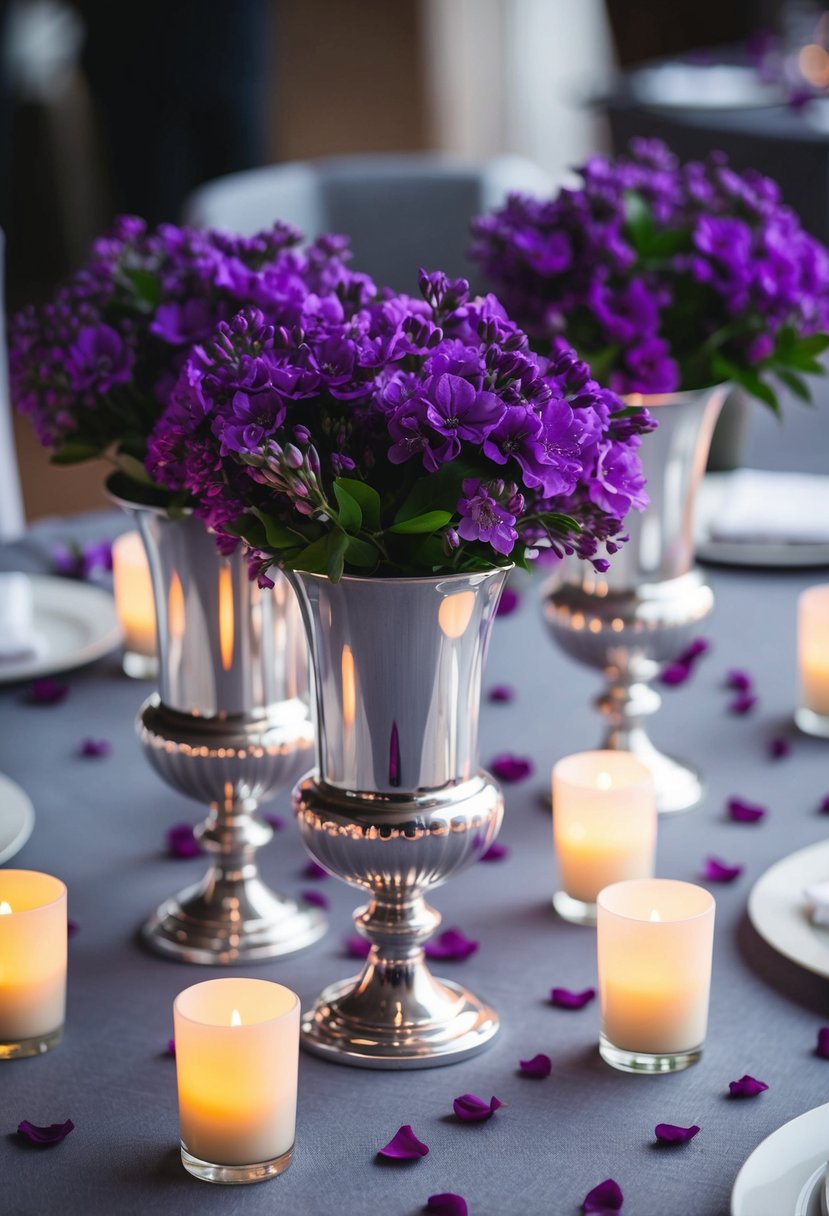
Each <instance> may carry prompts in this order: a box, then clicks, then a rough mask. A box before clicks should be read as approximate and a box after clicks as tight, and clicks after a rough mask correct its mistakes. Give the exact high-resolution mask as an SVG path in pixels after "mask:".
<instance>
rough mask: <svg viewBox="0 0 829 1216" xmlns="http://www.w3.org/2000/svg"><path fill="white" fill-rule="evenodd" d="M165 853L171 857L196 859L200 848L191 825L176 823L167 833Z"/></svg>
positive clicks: (200, 850)
mask: <svg viewBox="0 0 829 1216" xmlns="http://www.w3.org/2000/svg"><path fill="white" fill-rule="evenodd" d="M167 852H168V853H169V854H170V856H171V857H181V858H187V857H198V856H199V855H200V854H201V852H202V847H201V845H200V844H199V842H198V840H197V839H196V833H195V832H194V830H193V825H192V824H191V823H176V824H174V826H173V827H171V828H170V829H169V830H168V832H167Z"/></svg>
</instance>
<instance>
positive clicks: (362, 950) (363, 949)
mask: <svg viewBox="0 0 829 1216" xmlns="http://www.w3.org/2000/svg"><path fill="white" fill-rule="evenodd" d="M343 948H344V949H345V952H346V954H347V955H348V956H349V957H350V958H368V956H369V954H370V953H371V942H368V941H366V939H365V938H364V937H360V936H359V934H357V933H352V934H351V936H350V937H345V938H343Z"/></svg>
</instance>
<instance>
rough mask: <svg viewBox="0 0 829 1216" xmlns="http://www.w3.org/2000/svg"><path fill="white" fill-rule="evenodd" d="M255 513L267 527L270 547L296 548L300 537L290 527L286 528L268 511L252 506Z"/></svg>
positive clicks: (266, 535)
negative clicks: (267, 512)
mask: <svg viewBox="0 0 829 1216" xmlns="http://www.w3.org/2000/svg"><path fill="white" fill-rule="evenodd" d="M252 511H253V514H254V515H255V516H256V518H257V519H258V520H259V521H260V522H261V524H262V526H263V527H264V529H265V539H266V542H267V547H268V548H269V549H295V548H296V546H297V544H298V542H299V538H298V537H297V535H296V533H295V532H292V531H291V530H290V528H286V527H285V525H284V524H282V523H280V522H279V521H278V520H276V519H273V518H272V517H271V516H270V515H268V514H266V512H264V511H261V510H260V509H259V507H253V508H252Z"/></svg>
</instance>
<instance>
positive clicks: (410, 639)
mask: <svg viewBox="0 0 829 1216" xmlns="http://www.w3.org/2000/svg"><path fill="white" fill-rule="evenodd" d="M290 577H292V578H293V580H294V583H295V586H296V588H297V593H298V596H299V599H300V604H301V606H302V611H303V615H304V617H305V622H306V628H307V630H308V636H309V642H310V646H311V653H312V657H313V667H314V674H315V684H316V707H317V769H316V771H315V772H313V773H312V774H310V775H309V776H308V777H306V778H305V780H303V781H301V782H300V783H299V785H298V786H297V787H296V789H295V790H294V809H295V812H296V816H297V821H298V823H299V828H300V832H301V833H302V837H303V839H304V841H305V844H306V845H307V847H308V849H309V851H310V852H311V853H312V855H313V856H314V857H315V858H316V859H317V861H319V862H320V864H321V865H323V866H324V867H325V868H326V869H327V870H329V871H330V872H331V873H332V874H335V875H336V876H337V877H338V878H342V879H344V880H345V881H346V882H348V883H350V884H351V885H352V886H355V887H359V888H360V889H361V890H363V891H364V892H366V893H367V894H368V896H369V901H368V904H367V905H366V906H365V907H363V908H360V909H358V910H357V912H355V914H354V920H355V924H356V926H357V930H358V932H359V933H360V934H361V935H362V936H363V937H365V938H366V939H367V940H368V941H369V942H370V943H371V952H370V954H369V956H368V960H367V962H366V965H365V967H364V968H363V971H362V973H361V974H360V975H359V976H357V977H355V978H352V979H348V980H345V981H343V982H341V983H338V984H334V985H333V986H332V987H330V988H327V989H326V990H325V991H324V992H323V993H322V995H321V997H320V998H319V1000H318V1002H317V1005H316V1007H315V1008H314V1009H313V1011H312V1012H311V1013H310V1014H308V1015H306V1017H305V1019H304V1021H303V1026H302V1036H303V1043H304V1045H305V1047H307V1048H308V1049H309V1050H310V1051H313V1052H315V1053H317V1054H319V1055H323V1056H326V1057H327V1058H329V1059H332V1060H334V1061H337V1062H339V1063H343V1064H356V1065H361V1066H363V1067H367V1068H426V1067H431V1066H434V1065H438V1064H448V1063H452V1062H453V1061H455V1060H458V1059H462V1058H463V1057H465V1056H469V1055H472V1054H473V1053H475V1052H477V1051H480V1050H481V1048H482V1047H484V1046H485V1045H486V1044H487V1043H488V1042H489V1041H490V1040H491V1039H492V1037H493V1036H494V1035H495V1034H496V1032H497V1030H498V1017H497V1015H496V1014H495V1013H494V1011H493V1010H492V1009H490V1008H489V1007H488V1006H487V1005H486V1004H485V1003H484V1002H482V1001H481V1000H479V998H478V997H476V996H475V995H473V993H471V992H469V991H468V990H467V989H465V988H463V987H462V986H461V985H459V984H455V983H449V982H448V981H446V980H438V979H435V977H434V976H432V974H431V973H430V971H429V969H428V968H427V967H426V964H425V962H424V953H423V945H424V943H425V942H426V940H427V939H428V938H429V936H430V935H431V934H432V933H433V932H434V930H435V929H436V927H437V926H438V924H439V923H440V917H439V915H438V914H437V912H435V911H434V910H433V909H432V908H430V907H429V905H428V904H427V903H426V902H425V898H424V896H425V895H426V893H427V892H428V891H429V890H430V889H431V888H433V887H437V886H440V885H441V884H442V883H444V882H446V881H447V879H449V878H451V877H452V876H453V875H454V874H457V873H458V872H459V871H460V870H462V869H464V868H465V867H466V866H468V865H470V864H471V863H472V862H474V861H477V860H478V858H479V857H480V856H481V854H482V853H484V852H485V851H486V849H487V848H488V847H489V845H490V844H491V843H492V841H493V840H494V839H495V836H496V834H497V832H498V828H499V826H500V822H501V815H502V809H503V799H502V796H501V792H500V790H499V788H498V786H497V784H496V783H495V782H494V781H493V779H492V778H491V777H490V776H489V774H488V773H486V772H483V771H482V770H481V769H480V768H479V764H478V710H479V704H480V692H481V677H482V673H483V665H484V660H485V657H486V649H487V644H488V641H489V635H490V629H491V625H492V621H493V617H494V612H495V606H496V603H497V600H498V596H499V594H500V591H501V588H502V586H503V583H504V579H505V577H506V571H504V570H492V571H486V572H484V573H480V574H469V575H453V576H447V577H443V578H410V579H370V578H343V579H342V580H341V581H340V582H339V583H337V584H333V583H331V582H329V581H328V580H327V579H326V578H323V577H322V576H320V575H314V574H303V573H298V574H295V575H292V576H290Z"/></svg>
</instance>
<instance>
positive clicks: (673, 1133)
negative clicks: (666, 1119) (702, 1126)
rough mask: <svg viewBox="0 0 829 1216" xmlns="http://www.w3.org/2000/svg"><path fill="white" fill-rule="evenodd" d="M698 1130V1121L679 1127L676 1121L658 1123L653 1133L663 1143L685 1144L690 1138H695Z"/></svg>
mask: <svg viewBox="0 0 829 1216" xmlns="http://www.w3.org/2000/svg"><path fill="white" fill-rule="evenodd" d="M698 1131H699V1127H698V1126H697V1124H696V1123H692V1124H691V1126H690V1127H678V1126H677V1125H676V1124H675V1123H657V1125H656V1127H655V1128H654V1129H653V1134H654V1135H655V1136H656V1138H657V1140H659V1141H660V1143H662V1144H685V1143H686V1142H687V1141H688V1140H693V1138H694V1136H696V1134H697V1132H698Z"/></svg>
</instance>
